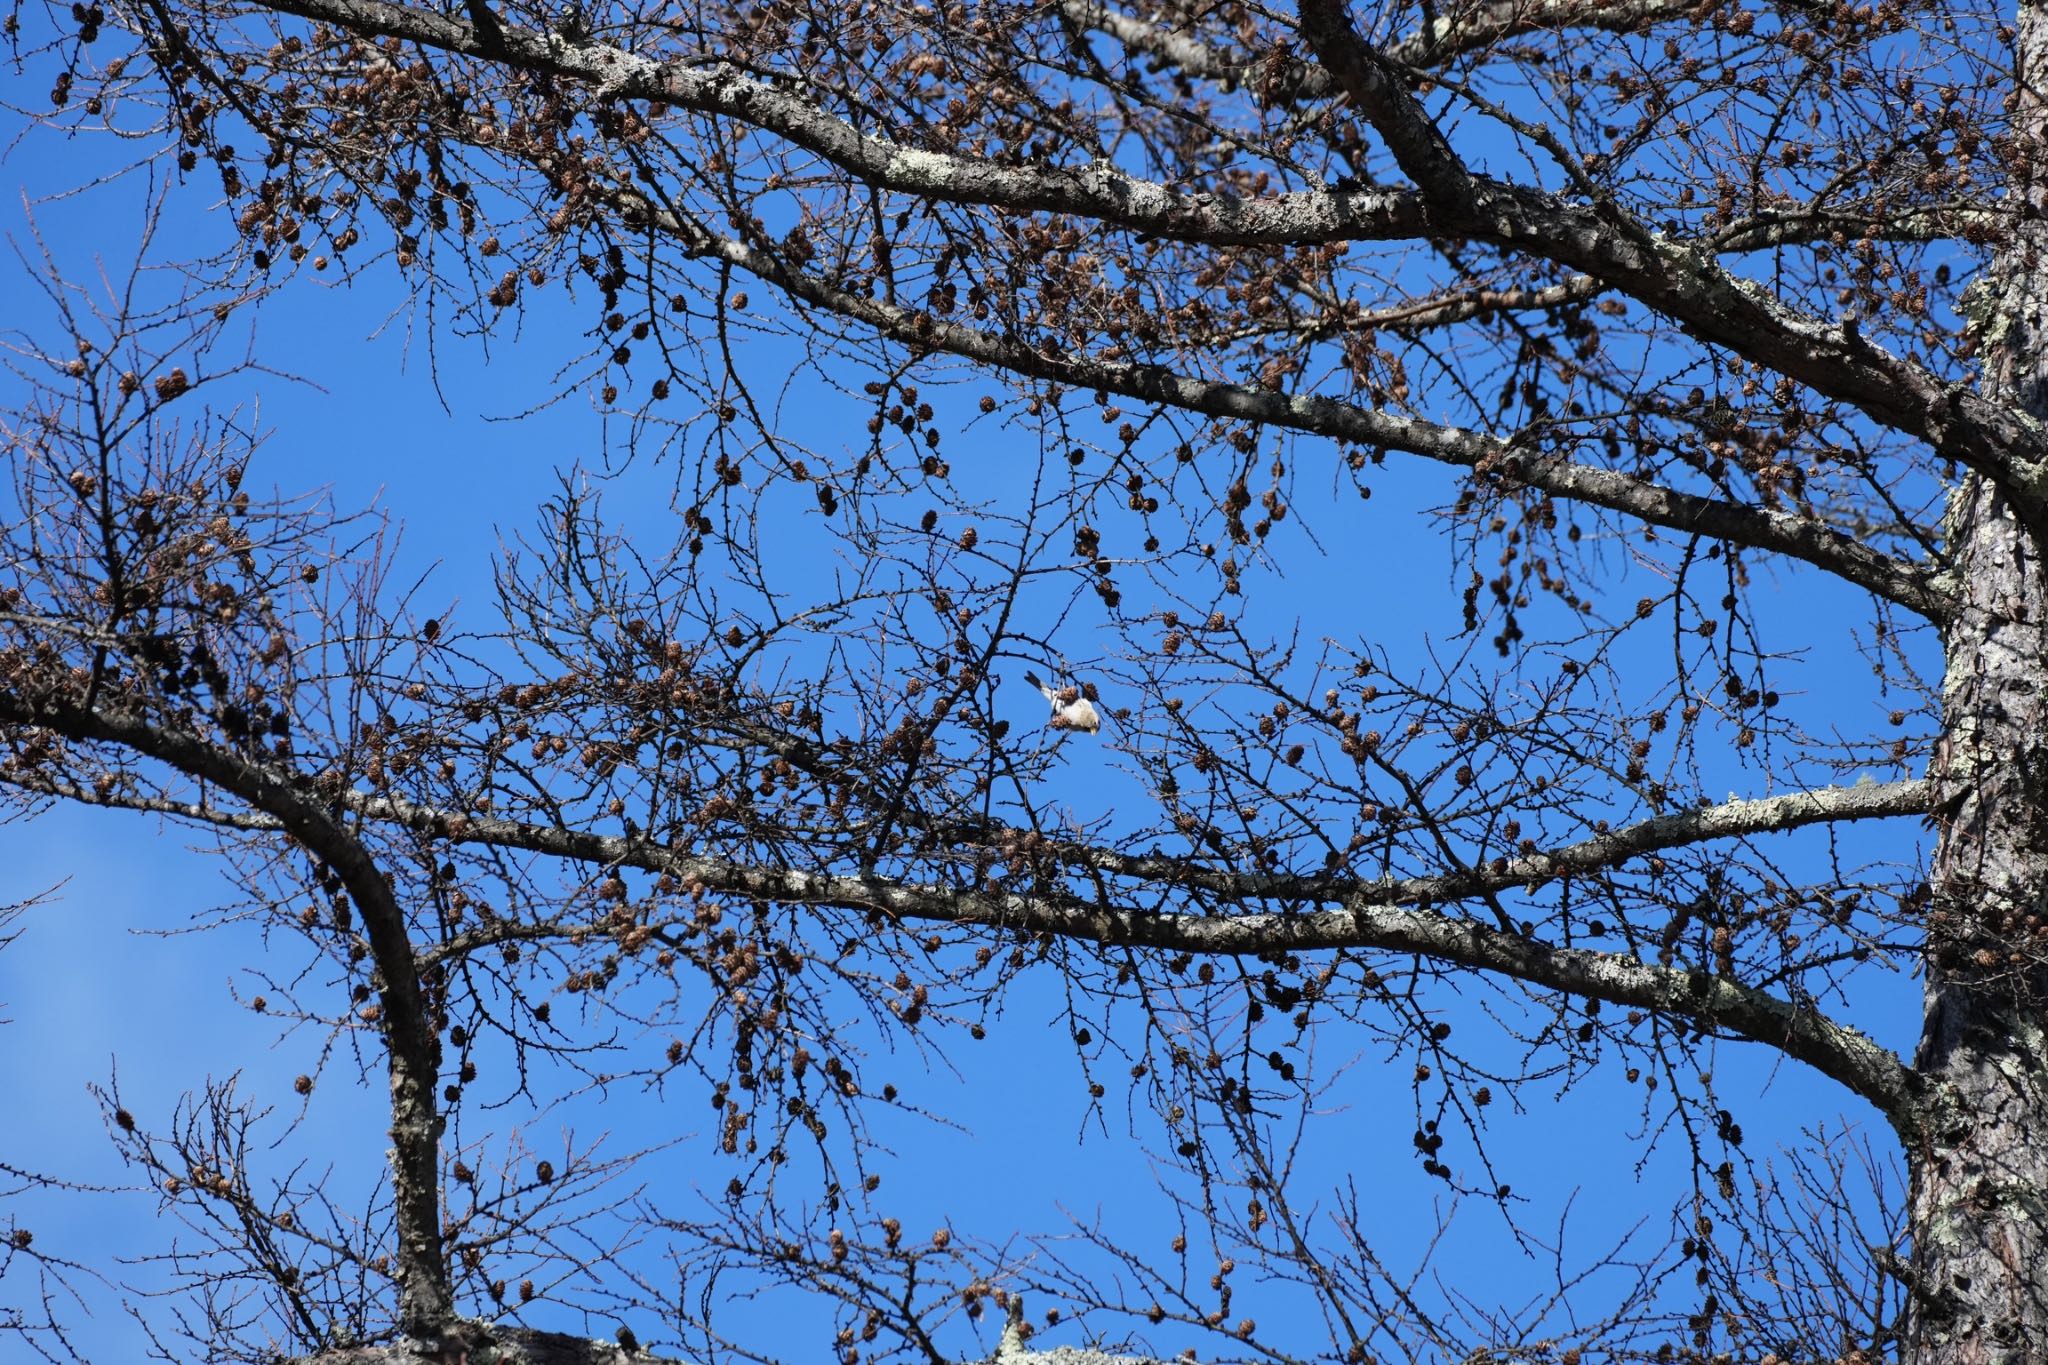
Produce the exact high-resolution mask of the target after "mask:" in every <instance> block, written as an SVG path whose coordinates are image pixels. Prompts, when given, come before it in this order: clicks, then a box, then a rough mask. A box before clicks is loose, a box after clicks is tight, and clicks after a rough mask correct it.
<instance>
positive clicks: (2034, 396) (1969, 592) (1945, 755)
mask: <svg viewBox="0 0 2048 1365" xmlns="http://www.w3.org/2000/svg"><path fill="white" fill-rule="evenodd" d="M2044 58H2048V20H2044V18H2043V16H2042V13H2041V11H2040V10H2039V9H2038V8H2032V7H2026V6H2023V7H2022V8H2021V10H2020V60H2021V74H2022V79H2020V80H2019V81H2018V82H2017V85H2016V88H2017V89H2019V90H2021V91H2026V90H2029V89H2030V88H2032V85H2031V82H2030V81H2029V80H2027V79H2026V78H2025V77H2026V73H2028V72H2030V71H2033V70H2038V69H2039V68H2040V64H2041V62H2042V60H2043V59H2044ZM2022 99H2024V100H2026V101H2027V105H2023V106H2022V118H2021V120H2020V121H2019V124H2020V128H2021V129H2022V130H2023V131H2024V132H2027V133H2030V134H2032V137H2031V138H2030V140H2031V141H2033V142H2034V143H2035V145H2037V146H2038V144H2039V136H2038V135H2039V132H2040V104H2039V97H2038V96H2028V95H2023V96H2022ZM2028 106H2031V108H2029V107H2028ZM2028 197H2030V198H2038V197H2039V195H2038V191H2036V192H2031V193H2029V195H2028ZM2044 242H2048V236H2044V234H2043V233H2042V232H2041V230H2040V225H2039V224H2038V223H2030V224H2029V225H2028V226H2027V227H2026V228H2025V229H2023V230H2022V232H2021V234H2020V235H2019V237H2018V238H2017V240H2015V241H2014V242H2013V243H2012V244H2011V245H2010V246H2009V247H2007V248H2006V251H2005V254H2004V256H2003V258H2002V259H2001V260H2000V261H1999V262H1998V263H1997V265H1996V266H1995V268H1994V269H1993V271H1992V272H1991V275H1990V277H1989V280H1988V281H1987V284H1988V287H1984V288H1981V289H1980V293H1981V296H1982V298H1983V300H1984V302H1983V303H1982V304H1980V305H1979V310H1978V316H1977V317H1976V318H1975V319H1974V322H1973V325H1974V327H1975V329H1976V332H1977V335H1978V339H1979V343H1980V346H1981V347H1982V350H1983V354H1984V362H1985V365H1984V380H1983V388H1984V392H1985V396H1986V397H1988V398H1991V399H1993V400H1994V401H1997V402H1999V403H2001V404H2003V405H2005V406H2007V407H2008V408H2010V409H2011V410H2013V411H2015V412H2016V413H2018V412H2024V413H2026V414H2028V415H2029V416H2031V417H2033V418H2035V419H2037V420H2038V419H2039V418H2041V417H2042V416H2043V414H2044V413H2048V403H2044V402H2043V380H2044V375H2048V336H2044V320H2048V308H2044V304H2048V266H2044V264H2043V263H2042V261H2041V259H2040V251H2041V248H2042V246H2043V244H2044ZM1947 536H1948V541H1949V547H1950V553H1951V555H1952V562H1953V563H1954V565H1955V566H1956V579H1957V582H1956V592H1955V604H1954V615H1953V616H1952V618H1951V619H1950V621H1949V622H1948V623H1947V626H1946V628H1945V632H1944V635H1945V640H1944V643H1945V645H1946V648H1947V654H1948V667H1947V673H1946V676H1945V677H1944V679H1943V689H1942V691H1943V727H1944V730H1943V737H1942V740H1941V742H1940V744H1939V745H1938V747H1937V749H1936V751H1935V756H1934V762H1933V770H1932V773H1931V776H1932V778H1933V779H1934V782H1935V784H1936V795H1935V809H1936V812H1937V827H1938V829H1939V831H1940V834H1939V843H1938V845H1937V848H1936V852H1935V857H1934V866H1933V879H1932V887H1933V892H1934V895H1933V900H1932V904H1931V907H1930V918H1929V925H1928V939H1929V953H1928V966H1927V987H1926V1016H1925V1022H1924V1026H1923V1030H1922V1035H1921V1041H1920V1048H1919V1055H1918V1058H1917V1063H1918V1067H1919V1069H1920V1071H1921V1073H1922V1075H1923V1076H1924V1077H1925V1078H1926V1080H1927V1081H1928V1082H1930V1085H1929V1089H1928V1103H1927V1108H1926V1111H1925V1112H1926V1122H1925V1124H1924V1127H1923V1130H1922V1132H1921V1134H1920V1137H1919V1141H1918V1142H1917V1143H1916V1144H1915V1145H1914V1147H1913V1148H1912V1150H1911V1160H1912V1164H1913V1189H1912V1207H1911V1219H1912V1222H1911V1228H1912V1235H1913V1243H1914V1263H1913V1275H1912V1283H1911V1287H1912V1289H1913V1291H1914V1296H1913V1297H1914V1321H1913V1324H1912V1329H1913V1330H1912V1331H1911V1333H1910V1335H1909V1340H1908V1345H1907V1349H1906V1358H1907V1359H1908V1360H1910V1361H1913V1362H1915V1363H1916V1365H1936V1362H1939V1365H1979V1363H1980V1362H1981V1363H1982V1365H1992V1363H1993V1362H1998V1363H2001V1365H2004V1363H2006V1362H2009V1363H2010V1365H2020V1362H2024V1361H2039V1360H2044V1359H2048V1140H2044V1138H2048V1017H2044V1014H2043V1010H2042V1002H2043V1001H2044V1000H2048V971H2044V969H2043V965H2042V959H2043V954H2042V952H2041V951H2040V944H2041V941H2042V940H2041V937H2040V930H2039V928H2038V926H2039V924H2040V919H2038V918H2036V917H2038V916H2041V915H2042V914H2043V899H2044V892H2048V693H2044V689H2043V686H2042V682H2043V676H2044V672H2048V574H2044V566H2043V563H2042V552H2043V546H2042V545H2041V543H2040V542H2039V540H2038V539H2037V537H2036V536H2035V535H2034V534H2033V533H2031V532H2030V530H2029V529H2028V527H2027V526H2026V524H2025V518H2024V517H2023V516H2022V515H2021V514H2020V512H2018V511H2016V510H2015V507H2014V498H2013V496H2012V494H2011V492H2010V491H2009V490H2008V489H2006V488H2004V487H2001V486H1999V485H1998V484H1996V483H1994V482H1993V481H1992V480H1991V479H1988V478H1985V477H1982V476H1978V475H1972V476H1970V477H1968V478H1966V479H1965V480H1964V481H1963V483H1962V485H1961V486H1960V487H1959V488H1958V489H1957V490H1956V492H1955V493H1954V495H1953V496H1952V498H1951V500H1950V505H1949V517H1948V526H1947ZM2030 921H2031V922H2030Z"/></svg>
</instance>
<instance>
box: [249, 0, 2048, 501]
mask: <svg viewBox="0 0 2048 1365" xmlns="http://www.w3.org/2000/svg"><path fill="white" fill-rule="evenodd" d="M268 3H269V6H270V7H271V8H273V9H276V10H278V11H279V12H282V13H287V14H294V15H298V16H300V17H302V18H306V19H311V20H315V21H319V22H325V23H332V24H338V25H341V26H342V27H344V28H347V29H349V30H351V31H354V32H359V33H375V34H384V35H388V36H393V37H399V38H404V39H406V40H409V41H412V42H417V43H421V44H423V45H426V46H429V47H434V48H439V49H442V50H444V51H448V52H452V53H457V54H461V55H466V56H472V57H477V58H480V59H483V60H491V61H500V62H504V63H508V64H510V65H513V66H516V67H519V68H521V69H523V70H527V71H533V72H541V73H547V74H550V75H554V76H558V77H562V78H565V79H570V80H573V81H576V82H578V83H581V84H583V85H585V86H587V87H589V88H590V89H591V90H593V92H594V93H596V94H597V95H599V96H600V97H605V98H619V99H643V100H654V101H660V102H663V103H666V104H669V105H673V106H676V107H678V108H683V109H690V110H694V111H697V112H700V113H706V114H712V115H715V116H719V117H725V118H731V119H735V120H738V121H740V122H744V123H747V124H749V125H751V126H753V127H757V128H760V129H762V130H764V131H767V132H771V133H774V134H776V135H777V136H780V137H783V138H786V139H788V140H789V141H790V142H792V143H794V144H796V145H797V146H800V147H804V148H806V149H808V150H810V151H813V152H816V153H817V154H819V155H820V156H823V157H825V158H826V159H827V160H829V161H831V162H832V163H833V164H835V165H837V166H839V167H841V168H842V169H844V170H846V171H847V172H849V173H851V174H853V175H855V176H857V177H858V178H860V179H861V180H862V181H864V182H865V183H868V184H871V185H874V186H877V187H879V188H884V189H888V190H892V191H896V192H899V193H904V194H911V195H918V196H924V197H930V198H935V199H943V200H949V201H953V202H959V203H980V204H991V205H998V206H1001V207H1004V208H1010V209H1015V210H1019V211H1030V212H1051V213H1069V214H1075V215H1081V216H1086V217H1092V218H1096V219H1099V220H1101V221H1104V222H1109V223H1114V224H1117V225H1118V226H1121V227H1125V228H1128V229H1131V230H1133V231H1138V232H1146V233H1151V234H1155V235H1159V236H1164V237H1172V238H1175V239H1179V240H1188V241H1199V242H1206V243H1213V244H1217V245H1229V244H1276V245H1277V244H1281V243H1291V244H1308V243H1314V242H1326V241H1340V240H1387V239H1395V238H1415V237H1422V236H1445V237H1468V238H1472V239H1476V240H1481V241H1486V242H1490V243H1493V244H1495V245H1498V246H1502V247H1507V248H1512V249H1515V250H1520V251H1527V252H1530V253H1532V254H1535V255H1539V256H1543V257H1546V258H1548V259H1550V260H1554V261H1557V262H1559V263H1561V264H1564V265H1568V266H1571V267H1572V268H1574V269H1577V270H1580V271H1583V272H1585V273H1586V274H1588V275H1591V276H1593V277H1595V278H1596V279H1599V280H1600V281H1602V282H1603V283H1605V284H1607V285H1609V286H1610V287H1612V288H1615V289H1617V290H1620V291H1621V292H1623V293H1626V294H1628V295H1630V296H1631V297H1633V298H1635V299H1637V300H1639V301H1640V302H1642V303H1644V304H1645V305H1647V306H1649V307H1651V308H1654V309H1656V310H1658V311H1659V312H1662V313H1664V314H1665V315H1666V316H1668V317H1671V318H1673V319H1675V320H1676V321H1678V322H1679V323H1681V324H1683V325H1684V326H1685V327H1686V328H1687V329H1688V330H1690V331H1692V332H1694V333H1695V334H1696V335H1698V336H1700V337H1702V338H1704V339H1705V340H1708V341H1711V342H1714V343H1717V344H1720V345H1723V346H1726V347H1728V348H1729V349H1731V350H1733V351H1735V352H1736V353H1737V354H1740V355H1742V356H1744V357H1746V358H1748V359H1751V360H1755V361H1759V362H1761V363H1763V364H1765V365H1768V366H1770V367H1771V368H1773V369H1775V370H1777V371H1779V372H1780V373H1783V374H1786V375H1789V376H1791V377H1792V378H1794V379H1795V380H1797V381H1798V382H1800V383H1802V384H1805V385H1807V386H1808V387H1810V388H1812V389H1813V390H1814V391H1816V392H1818V393H1821V394H1824V395H1826V396H1828V397H1830V398H1835V399H1838V400H1840V401H1843V402H1846V403H1849V404H1852V405H1853V406H1855V407H1856V408H1858V409H1860V410H1861V411H1862V412H1864V413H1865V414H1866V415H1868V416H1870V417H1871V418H1872V419H1874V420H1876V421H1878V422H1880V423H1882V424H1883V425H1885V426H1887V427H1890V428H1892V429H1893V430H1896V431H1899V432H1902V433H1904V434H1906V435H1909V436H1913V437H1916V438H1918V439H1921V440H1924V441H1926V442H1927V443H1928V444H1929V445H1931V446H1932V447H1933V448H1934V449H1935V451H1936V452H1938V453H1939V454H1940V455H1942V456H1943V457H1945V458H1948V459H1952V460H1955V461H1956V462H1957V463H1959V464H1961V465H1963V466H1965V467H1966V468H1971V469H1976V470H1978V471H1980V472H1983V473H1986V474H1988V475H1990V476H1991V477H1993V478H1995V479H1998V480H1999V481H2000V482H2001V483H2002V484H2004V485H2005V486H2006V487H2007V488H2009V489H2010V490H2011V491H2012V492H2013V494H2014V496H2015V497H2016V498H2017V499H2018V500H2019V501H2020V502H2021V503H2022V505H2023V506H2024V507H2025V508H2027V509H2028V513H2029V517H2030V520H2033V521H2034V522H2036V523H2037V524H2040V525H2042V526H2044V527H2048V438H2044V435H2043V433H2042V432H2041V430H2040V429H2039V428H2038V426H2037V425H2036V424H2035V423H2033V422H2032V421H2030V420H2029V419H2027V418H2026V417H2025V416H2024V414H2021V413H2019V412H2017V411H2016V410H2014V409H2012V408H2010V407H2007V406H2004V405H2000V404H1995V403H1992V402H1989V401H1987V400H1986V399H1984V398H1983V397H1982V396H1980V395H1978V394H1975V393H1972V392H1971V391H1969V390H1968V389H1967V388H1965V387H1964V386H1961V385H1951V384H1947V383H1944V382H1943V381H1942V380H1941V379H1940V378H1939V377H1938V376H1936V375H1934V374H1932V373H1930V372H1929V371H1927V370H1926V369H1924V368H1922V367H1920V366H1917V365H1914V364H1912V363H1910V362H1908V361H1906V360H1903V359H1901V358H1899V357H1897V356H1893V355H1891V354H1889V353H1887V352H1884V351H1881V350H1879V349H1877V348H1876V347H1874V346H1872V345H1871V344H1870V343H1869V342H1868V341H1867V340H1865V339H1864V338H1863V337H1862V336H1861V335H1860V334H1858V333H1857V332H1856V331H1855V330H1854V329H1853V328H1849V327H1836V326H1832V325H1826V324H1822V323H1820V322H1818V321H1816V320H1814V319H1811V318H1807V317H1803V316H1801V315H1799V314H1798V313H1795V312H1794V311H1793V310H1791V309H1788V308H1786V307H1784V306H1783V305H1782V304H1779V303H1777V302H1776V301H1775V300H1773V299H1772V298H1771V297H1770V296H1769V294H1768V293H1767V292H1766V291H1764V290H1763V289H1761V288H1760V287H1758V286H1756V285H1754V284H1751V283H1750V282H1748V281H1745V280H1741V279H1739V278H1737V277H1735V276H1733V275H1730V274H1728V273H1727V272H1726V271H1725V270H1723V269H1722V268H1721V267H1720V266H1719V264H1718V263H1717V262H1716V261H1715V260H1714V259H1713V257H1712V256H1711V254H1709V253H1708V252H1707V251H1704V250H1702V249H1701V248H1699V247H1697V246H1695V245H1692V244H1689V243H1686V242H1683V241H1681V240H1678V239H1675V238H1671V237H1668V236H1665V235H1663V234H1659V233H1653V232H1650V231H1649V230H1647V229H1645V228H1643V227H1642V226H1641V225H1639V224H1635V223H1632V222H1630V221H1628V220H1626V219H1624V218H1622V217H1621V216H1620V210H1619V209H1618V208H1616V207H1615V206H1614V205H1612V204H1607V205H1603V206H1599V207H1595V206H1592V205H1581V204H1572V203H1569V202H1567V201H1565V200H1563V199H1560V198H1559V197H1557V196H1555V195H1552V194H1549V193H1547V192H1544V191H1542V190H1536V189H1530V188H1526V187H1520V186H1514V185H1509V184H1504V183H1502V182H1499V181H1495V180H1492V179H1488V178H1485V177H1479V176H1475V175H1473V174H1472V173H1471V172H1470V171H1468V170H1467V169H1466V168H1465V166H1464V164H1463V162H1462V161H1461V160H1459V158H1458V157H1457V155H1456V153H1455V151H1454V150H1453V149H1452V148H1451V147H1450V145H1449V143H1448V142H1447V141H1446V140H1445V139H1444V137H1443V135H1442V134H1441V133H1440V132H1439V131H1438V130H1437V129H1436V126H1435V124H1434V123H1433V122H1432V121H1431V120H1430V118H1429V117H1428V115H1427V113H1426V112H1425V111H1424V110H1423V109H1422V107H1421V105H1420V104H1419V103H1418V102H1417V101H1416V100H1415V98H1414V96H1413V95H1412V94H1410V93H1409V91H1408V89H1407V88H1406V85H1405V84H1404V83H1403V82H1402V81H1401V80H1400V79H1399V78H1398V76H1397V75H1396V74H1395V73H1394V72H1393V71H1392V70H1391V69H1390V68H1389V66H1388V64H1387V63H1386V61H1385V59H1384V58H1383V57H1381V56H1380V55H1379V54H1377V53H1376V52H1374V51H1373V50H1372V48H1371V47H1370V46H1369V45H1368V44H1366V43H1365V42H1364V40H1363V39H1361V38H1360V37H1359V36H1358V35H1357V33H1356V32H1355V31H1354V30H1353V29H1352V28H1351V26H1350V21H1349V19H1348V18H1347V17H1346V15H1345V14H1344V12H1343V8H1342V5H1341V4H1340V3H1339V0H1303V3H1302V6H1301V15H1302V32H1303V35H1304V37H1306V38H1307V39H1308V40H1309V42H1310V44H1311V46H1312V47H1314V48H1315V50H1316V53H1317V55H1318V57H1319V58H1320V59H1321V60H1322V62H1323V64H1324V66H1325V67H1326V68H1327V69H1328V70H1329V71H1330V72H1331V73H1332V75H1333V76H1334V77H1335V78H1336V80H1337V81H1338V83H1339V84H1340V86H1342V87H1343V89H1344V91H1345V93H1346V94H1348V95H1349V96H1350V97H1351V99H1352V100H1353V101H1354V103H1356V104H1357V105H1358V106H1359V107H1360V109H1361V111H1362V112H1364V113H1365V114H1366V116H1367V117H1368V118H1369V119H1370V120H1371V121H1372V123H1373V124H1374V126H1375V127H1376V128H1377V129H1378V130H1379V132H1380V134H1381V136H1382V137H1384V138H1385V139H1386V140H1387V142H1388V145H1389V146H1390V147H1391V148H1392V150H1393V152H1394V155H1395V157H1396V159H1397V160H1398V161H1399V162H1400V163H1401V165H1402V168H1403V169H1404V170H1405V171H1406V172H1407V173H1408V174H1409V175H1410V176H1411V177H1413V178H1414V180H1415V182H1416V184H1417V186H1418V187H1419V188H1420V190H1421V191H1422V194H1421V196H1420V198H1419V199H1418V198H1417V197H1416V196H1413V195H1407V194H1403V193H1401V192H1399V191H1353V192H1335V191H1320V190H1316V191H1294V192H1290V193H1287V194H1282V195H1277V196H1274V197H1273V198H1270V199H1240V198H1236V197H1232V196H1224V195H1215V194H1209V193H1197V194H1183V193H1181V192H1179V191H1177V190H1174V189H1171V188H1169V187H1167V186H1164V185H1161V184H1158V183H1157V182H1154V181H1149V180H1144V179H1141V178H1138V177H1135V176H1130V175H1126V174H1124V173H1123V172H1121V171H1119V170H1117V169H1115V168H1114V167H1112V166H1110V165H1107V164H1105V163H1098V164H1093V165H1090V166H1087V167H1081V168H1062V167H1009V166H1000V165H997V164H995V163H993V162H989V161H984V160H979V159H975V158H970V157H960V156H954V155H950V154H947V153H943V152H932V151H925V150H922V149H918V148H912V147H907V146H904V145H902V144H899V143H894V142H890V141H887V140H885V139H882V138H876V137H870V136H867V135H865V134H863V133H861V132H859V131H858V130H857V129H855V128H854V127H852V126H851V125H850V124H847V123H845V122H844V121H842V120H840V119H837V118H834V117H833V116H831V115H830V114H827V113H826V112H824V111H823V110H821V109H819V108H817V107H816V106H815V105H813V104H811V103H809V102H808V101H806V100H804V99H803V98H802V97H800V96H798V95H795V94H792V93H789V92H787V91H784V90H782V89H780V88H778V87H777V86H774V85H770V84H766V83H764V82H762V81H760V80H756V79H751V78H749V77H748V76H745V75H742V74H740V73H739V72H737V71H735V70H733V69H732V68H730V67H727V66H725V65H723V64H718V65H714V66H713V67H711V68H710V69H708V70H699V69H695V68H693V67H691V66H687V65H685V64H683V63H681V62H666V63H664V62H657V61H654V60H652V59H650V58H646V57H641V56H637V55H635V54H632V53H628V52H625V51H623V50H621V49H619V48H615V47H610V46H607V45H605V44H602V43H577V44H571V43H569V42H567V41H565V40H564V39H563V38H561V37H560V36H559V35H556V34H545V35H543V34H538V33H535V32H532V31H531V30H527V29H519V28H512V27H509V26H507V27H504V28H503V29H502V32H501V34H500V35H499V36H498V37H496V38H491V39H486V38H485V37H483V36H481V35H479V34H478V33H477V32H476V31H475V30H474V29H473V28H472V27H471V26H470V25H468V24H465V23H461V22H459V21H457V20H454V19H451V18H447V17H444V16H442V15H439V14H436V13H433V12H431V11H426V10H420V9H415V8H412V7H409V6H403V5H395V4H389V3H385V0H268Z"/></svg>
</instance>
